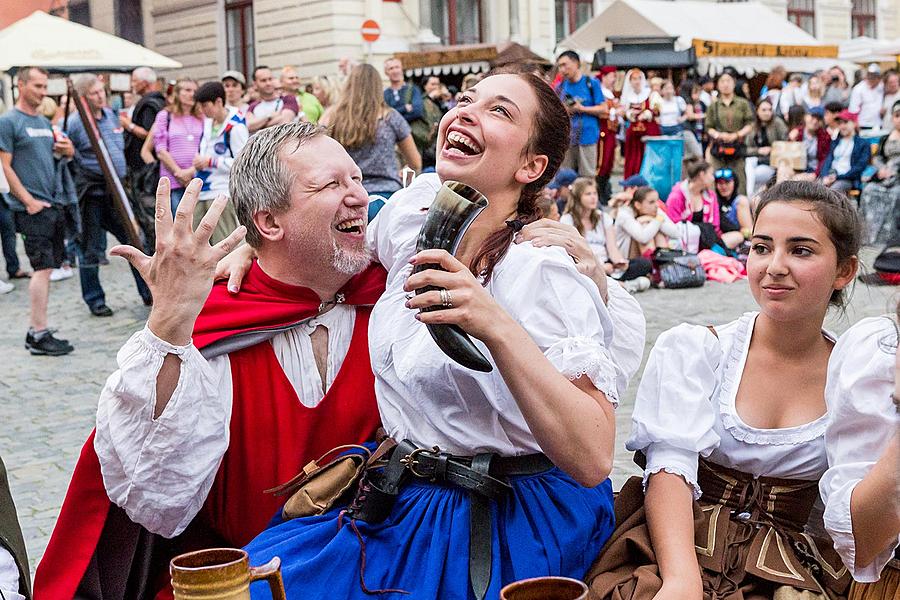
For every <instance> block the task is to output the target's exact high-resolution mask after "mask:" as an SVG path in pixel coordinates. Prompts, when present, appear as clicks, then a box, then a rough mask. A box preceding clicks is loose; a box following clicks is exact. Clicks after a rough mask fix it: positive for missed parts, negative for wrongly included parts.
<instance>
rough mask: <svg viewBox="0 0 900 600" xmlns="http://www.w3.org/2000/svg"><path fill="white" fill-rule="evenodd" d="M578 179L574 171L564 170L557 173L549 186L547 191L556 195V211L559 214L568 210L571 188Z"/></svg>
mask: <svg viewBox="0 0 900 600" xmlns="http://www.w3.org/2000/svg"><path fill="white" fill-rule="evenodd" d="M576 179H578V173H576V172H575V170H574V169H566V168H562V169H560V170H559V171H557V173H556V175H554V176H553V179H552V180H551V181H550V183H548V184H547V189H549V190H552V191H553V192H554V193H555V194H556V209H557V211H558V212H559V214H563V212H564V211H565V210H566V205H567V204H568V203H569V194H570V193H571V190H570V187H571V185H572V183H573V182H574V181H575V180H576Z"/></svg>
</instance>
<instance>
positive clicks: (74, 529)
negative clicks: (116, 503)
mask: <svg viewBox="0 0 900 600" xmlns="http://www.w3.org/2000/svg"><path fill="white" fill-rule="evenodd" d="M386 276H387V274H386V272H385V271H384V269H383V268H382V267H381V266H379V265H373V266H371V267H369V268H368V269H367V270H365V271H364V272H362V273H360V274H359V275H356V276H354V277H353V278H352V279H351V280H350V281H349V282H348V283H347V285H346V286H344V288H343V289H342V290H341V291H340V292H339V294H342V295H343V303H344V304H348V305H356V306H371V305H373V304H375V302H376V301H377V300H378V298H379V296H381V294H382V293H383V292H384V286H385V279H386ZM319 305H320V298H319V297H318V295H317V294H316V293H315V292H313V291H312V290H310V289H308V288H301V287H298V286H293V285H289V284H285V283H281V282H279V281H276V280H274V279H272V278H271V277H268V276H267V275H266V274H265V273H263V272H262V269H260V268H259V265H258V264H257V263H256V261H254V263H253V266H252V267H251V269H250V271H249V272H248V274H247V276H246V278H245V279H244V282H243V284H242V287H241V290H240V292H238V293H237V294H231V293H229V292H228V291H227V288H226V284H225V282H219V283H217V284H216V285H214V286H213V288H212V291H211V292H210V294H209V297H208V298H207V300H206V304H205V305H204V306H203V310H202V312H201V313H200V316H199V317H198V318H197V322H196V324H195V326H194V334H193V341H194V344H195V345H196V346H197V348H198V349H200V350H201V351H202V350H203V349H204V348H207V347H209V346H210V345H211V344H213V343H215V342H219V341H222V340H225V339H226V338H231V337H233V336H235V335H238V334H242V333H246V332H254V331H261V330H266V329H272V328H281V327H288V326H290V325H292V324H296V323H298V322H300V321H302V320H304V319H308V318H310V317H313V316H315V315H316V314H317V313H318V312H319ZM94 434H95V432H94V431H92V432H91V434H90V436H88V439H87V441H86V442H85V444H84V446H83V447H82V449H81V455H80V456H79V458H78V462H77V464H76V465H75V471H74V473H73V474H72V481H71V482H70V483H69V489H68V491H67V492H66V497H65V500H64V502H63V505H62V509H61V511H60V515H59V519H58V520H57V522H56V526H55V527H54V529H53V534H52V536H51V537H50V543H49V545H48V546H47V550H46V551H45V552H44V555H43V557H42V559H41V562H40V564H39V565H38V568H37V572H36V573H35V578H34V598H35V599H36V600H44V599H47V600H51V599H52V600H63V599H68V598H72V597H73V596H74V595H75V592H76V590H77V588H78V585H79V583H80V582H81V579H82V577H83V576H84V573H85V571H86V570H87V568H88V565H89V563H90V562H91V557H92V556H93V554H94V551H95V549H96V547H97V543H98V541H99V540H100V534H101V532H102V531H103V526H104V524H105V523H106V518H107V514H108V513H109V510H110V508H111V506H112V503H111V502H110V500H109V497H108V496H107V494H106V488H105V487H104V485H103V477H102V475H101V472H100V461H99V459H98V458H97V454H96V452H95V451H94Z"/></svg>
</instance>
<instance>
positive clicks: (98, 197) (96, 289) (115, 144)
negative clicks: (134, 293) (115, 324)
mask: <svg viewBox="0 0 900 600" xmlns="http://www.w3.org/2000/svg"><path fill="white" fill-rule="evenodd" d="M75 91H76V92H78V95H79V96H84V98H85V99H86V100H87V103H88V107H89V109H90V111H91V112H92V113H93V115H94V119H95V121H96V122H97V128H98V129H99V130H100V137H101V138H102V139H103V142H104V144H105V145H106V149H107V151H108V152H109V156H110V158H111V159H112V163H113V166H114V167H115V170H116V175H118V176H119V178H120V179H121V178H123V177H124V176H125V171H126V168H127V167H126V162H125V138H124V137H123V135H122V133H123V128H122V124H121V123H120V122H119V117H118V116H117V115H116V113H115V112H114V111H113V110H112V109H110V108H109V107H108V106H106V90H105V88H104V86H103V82H102V81H100V80H99V79H98V78H97V76H96V75H85V76H83V77H81V78H79V79H78V81H76V82H75ZM66 133H68V134H69V138H71V140H72V143H73V144H74V145H75V167H76V169H75V186H76V188H77V190H78V198H79V202H80V204H81V236H80V239H79V240H78V244H77V250H78V255H79V256H78V275H79V277H80V279H81V297H82V298H83V299H84V301H85V303H86V304H87V305H88V309H90V311H91V314H92V315H94V316H95V317H109V316H112V314H113V311H112V309H111V308H109V307H108V306H107V305H106V294H105V293H104V291H103V287H102V286H101V285H100V260H101V259H102V258H103V257H104V254H105V253H106V243H105V242H106V233H107V232H109V233H111V234H113V236H114V237H115V238H116V239H117V240H118V241H119V243H120V244H127V243H129V238H128V234H127V233H126V229H125V226H124V225H123V223H122V222H121V220H120V218H119V215H118V213H117V212H116V208H115V206H114V204H113V200H112V198H111V197H110V195H109V192H108V191H107V187H106V179H105V178H104V177H103V171H102V169H101V168H100V163H99V161H98V160H97V155H96V154H95V153H94V147H93V146H92V145H91V140H90V138H89V137H88V134H87V131H86V130H85V125H84V123H82V122H81V119H80V118H79V115H78V114H73V115H71V116H70V117H69V123H68V127H67V128H66ZM141 249H142V250H143V248H141ZM131 273H132V275H134V281H135V284H136V285H137V290H138V293H139V294H140V296H141V299H142V300H143V301H144V304H146V305H148V306H149V305H150V304H151V302H152V299H151V297H150V289H149V288H148V287H147V284H145V283H144V280H143V279H141V276H140V275H139V274H138V272H137V271H136V270H135V269H134V267H132V268H131Z"/></svg>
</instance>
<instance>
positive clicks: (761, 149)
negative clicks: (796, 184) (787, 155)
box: [746, 98, 788, 189]
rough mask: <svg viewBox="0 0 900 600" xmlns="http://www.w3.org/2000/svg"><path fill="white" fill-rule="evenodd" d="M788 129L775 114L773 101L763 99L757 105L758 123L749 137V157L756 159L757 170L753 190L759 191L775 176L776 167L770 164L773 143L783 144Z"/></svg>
mask: <svg viewBox="0 0 900 600" xmlns="http://www.w3.org/2000/svg"><path fill="white" fill-rule="evenodd" d="M787 136H788V127H787V125H786V124H785V123H784V121H782V120H781V117H779V116H778V115H776V114H775V110H774V108H773V106H772V101H771V100H769V99H768V98H763V99H762V100H760V101H759V102H758V103H757V104H756V121H755V122H754V124H753V131H751V132H750V135H748V136H747V140H746V144H747V156H755V157H756V169H755V170H754V172H753V177H754V180H755V185H754V186H753V189H759V188H760V187H762V185H763V184H764V183H765V182H767V181H768V180H769V179H771V178H772V175H774V174H775V167H773V166H771V165H770V164H769V156H770V155H771V154H772V142H781V141H784V140H786V139H787Z"/></svg>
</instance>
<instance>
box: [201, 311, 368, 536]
mask: <svg viewBox="0 0 900 600" xmlns="http://www.w3.org/2000/svg"><path fill="white" fill-rule="evenodd" d="M371 312H372V309H371V308H368V307H366V308H362V307H360V308H358V309H357V311H356V324H355V326H354V328H353V338H352V341H351V342H350V348H349V350H348V351H347V356H346V358H344V362H343V364H342V365H341V370H340V371H339V372H338V374H337V375H336V377H335V378H334V382H333V383H332V385H331V387H330V388H328V393H326V394H325V397H324V398H323V399H322V401H321V402H320V403H319V404H318V405H317V406H316V407H315V408H307V407H306V406H304V405H303V404H301V403H300V400H299V399H298V398H297V394H296V393H295V391H294V388H293V386H292V385H291V383H290V381H288V379H287V377H286V376H285V374H284V371H283V370H282V368H281V365H280V364H279V363H278V360H277V359H276V358H275V352H274V350H273V348H272V344H270V343H269V342H263V343H261V344H256V345H255V346H251V347H249V348H245V349H243V350H238V351H237V352H232V353H231V354H229V358H230V359H231V378H232V381H233V382H234V402H233V408H232V414H231V440H230V442H229V445H228V451H227V452H226V453H225V456H224V458H223V459H222V464H221V466H220V467H219V473H218V475H217V476H216V481H215V483H214V484H213V487H212V489H211V490H210V493H209V497H208V499H207V501H206V504H205V506H204V507H203V513H202V515H203V518H204V520H205V521H206V523H207V524H208V525H209V526H210V527H211V528H212V529H213V530H214V531H215V532H216V533H218V534H219V535H220V536H221V537H222V538H223V539H224V540H226V541H227V542H228V543H229V544H231V545H232V546H235V547H240V546H244V545H246V544H247V543H248V542H250V540H252V539H253V538H254V537H255V536H256V535H257V534H259V533H260V532H261V531H262V530H263V529H265V527H266V524H268V522H269V521H270V520H271V519H272V516H273V515H274V514H275V512H276V511H277V510H278V509H279V508H280V507H281V505H282V504H284V501H285V498H283V497H277V496H273V495H272V494H265V493H264V490H267V489H270V488H273V487H275V486H276V485H278V484H281V483H284V482H286V481H288V480H289V479H291V478H292V477H293V476H295V475H296V474H297V473H299V472H300V471H301V470H302V469H303V466H304V465H305V464H306V463H308V462H309V461H310V460H313V459H316V458H318V457H319V456H321V455H322V454H324V453H325V452H327V451H328V450H331V449H332V448H334V447H336V446H339V445H341V444H358V443H361V442H364V441H367V440H373V439H375V431H376V429H378V427H379V425H380V419H379V416H378V409H377V407H376V404H375V376H374V375H373V374H372V368H371V366H370V363H369V345H368V342H367V335H366V333H367V330H368V326H369V314H370V313H371Z"/></svg>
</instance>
